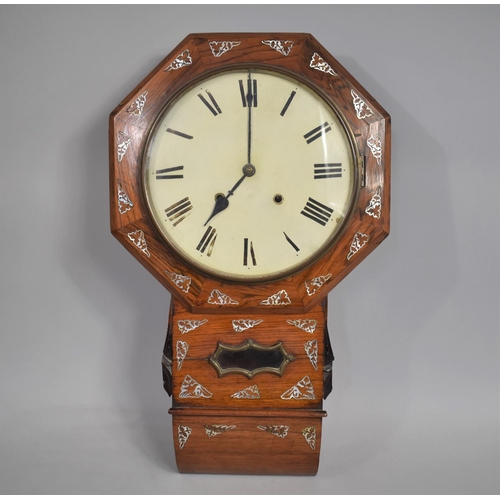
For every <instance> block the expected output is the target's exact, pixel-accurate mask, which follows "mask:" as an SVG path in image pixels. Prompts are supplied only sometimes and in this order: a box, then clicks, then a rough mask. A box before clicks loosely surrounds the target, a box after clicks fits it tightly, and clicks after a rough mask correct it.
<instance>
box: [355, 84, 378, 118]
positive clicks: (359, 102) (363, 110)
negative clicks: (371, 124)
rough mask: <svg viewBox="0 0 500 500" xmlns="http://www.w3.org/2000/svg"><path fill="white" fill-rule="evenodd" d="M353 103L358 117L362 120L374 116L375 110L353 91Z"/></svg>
mask: <svg viewBox="0 0 500 500" xmlns="http://www.w3.org/2000/svg"><path fill="white" fill-rule="evenodd" d="M351 96H352V103H353V104H354V109H355V110H356V116H357V117H358V118H359V119H360V120H362V119H363V118H368V117H369V116H372V115H373V110H372V108H370V106H368V104H366V102H365V101H363V99H361V97H359V95H358V94H356V92H354V90H351Z"/></svg>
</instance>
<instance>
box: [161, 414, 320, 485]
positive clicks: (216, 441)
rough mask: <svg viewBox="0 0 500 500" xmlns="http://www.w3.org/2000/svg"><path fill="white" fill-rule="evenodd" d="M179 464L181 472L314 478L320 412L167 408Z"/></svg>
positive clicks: (317, 453)
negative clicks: (170, 416) (170, 417)
mask: <svg viewBox="0 0 500 500" xmlns="http://www.w3.org/2000/svg"><path fill="white" fill-rule="evenodd" d="M170 413H171V414H172V428H173V434H174V447H175V457H176V461H177V468H178V470H179V472H182V473H198V474H260V475H273V474H274V475H296V476H314V475H316V473H317V471H318V465H319V455H320V447H321V446H320V445H321V430H322V418H323V417H325V416H326V412H324V411H320V410H312V411H301V410H290V411H283V410H282V411H276V410H267V411H253V412H252V411H246V412H245V414H244V416H242V412H237V411H234V410H233V411H226V412H224V411H221V410H209V409H204V410H200V411H196V410H194V411H193V410H190V409H176V408H172V409H171V410H170Z"/></svg>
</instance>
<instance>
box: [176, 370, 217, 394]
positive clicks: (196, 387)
mask: <svg viewBox="0 0 500 500" xmlns="http://www.w3.org/2000/svg"><path fill="white" fill-rule="evenodd" d="M212 396H213V394H212V393H211V392H210V391H209V390H207V389H205V387H203V386H202V385H201V384H200V383H198V382H196V380H195V379H194V378H193V377H191V375H186V376H185V377H184V380H183V382H182V385H181V391H180V393H179V397H180V398H184V399H185V398H194V399H197V398H211V397H212Z"/></svg>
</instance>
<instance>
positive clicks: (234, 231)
mask: <svg viewBox="0 0 500 500" xmlns="http://www.w3.org/2000/svg"><path fill="white" fill-rule="evenodd" d="M352 144H353V141H352V139H351V135H350V132H349V131H348V129H347V127H346V126H345V125H344V123H343V122H342V121H341V120H340V119H339V116H338V114H337V113H336V112H335V110H334V109H333V108H332V107H331V106H330V105H329V104H328V103H327V102H326V101H325V100H323V99H322V98H321V97H320V96H319V95H318V94H316V93H315V92H314V91H313V90H312V89H311V88H309V87H308V86H306V85H304V84H302V83H300V82H299V81H296V80H294V79H293V78H290V77H289V76H284V75H281V74H278V73H273V72H267V71H263V70H254V69H252V70H247V71H231V72H225V73H220V74H218V75H216V76H212V77H210V78H207V79H205V80H203V81H201V82H200V83H198V84H197V85H196V86H194V87H192V88H190V89H189V90H188V91H186V92H185V93H183V94H182V95H181V96H180V97H178V98H177V99H176V100H175V101H174V102H173V103H172V104H170V105H169V106H168V107H167V108H166V109H165V110H164V112H163V113H162V115H161V116H160V118H159V120H158V121H157V122H156V124H155V126H154V127H153V129H152V132H151V134H150V138H149V141H148V145H147V148H146V152H145V157H144V171H143V175H144V190H145V195H146V200H147V204H148V207H149V212H150V214H151V216H152V218H153V220H154V222H155V225H156V227H157V229H158V231H159V233H160V234H161V235H162V237H163V238H164V239H165V240H166V241H167V243H168V244H169V245H170V246H171V247H172V248H173V249H174V250H175V251H176V252H178V253H179V254H180V255H181V256H182V257H183V258H184V259H185V260H187V261H188V262H189V263H190V264H191V265H194V266H196V267H198V268H199V269H201V270H202V271H204V272H205V273H207V274H209V275H214V276H217V277H219V278H222V279H228V280H255V281H259V280H260V281H266V280H270V279H274V278H277V277H281V276H285V275H288V274H292V273H293V272H296V271H297V270H298V269H300V268H302V267H304V266H306V265H308V264H309V263H311V262H312V261H313V260H314V259H315V258H317V257H319V256H320V255H321V254H322V252H323V251H324V250H325V249H327V248H329V246H330V245H331V244H333V242H334V241H335V237H336V235H337V234H338V233H339V231H340V229H341V227H342V224H343V222H344V221H345V219H346V217H347V216H348V214H349V211H350V209H351V207H352V205H353V203H354V199H355V195H356V184H357V182H358V181H357V179H358V176H357V173H356V162H355V159H354V158H355V156H354V153H353V146H352Z"/></svg>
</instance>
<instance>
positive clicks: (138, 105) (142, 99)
mask: <svg viewBox="0 0 500 500" xmlns="http://www.w3.org/2000/svg"><path fill="white" fill-rule="evenodd" d="M147 95H148V91H147V90H145V91H144V92H143V93H142V94H141V95H140V96H139V97H138V98H137V99H136V100H135V101H134V103H133V104H131V105H130V106H129V107H128V108H127V113H130V114H131V115H135V116H141V115H142V110H143V109H144V105H145V104H146V96H147Z"/></svg>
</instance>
